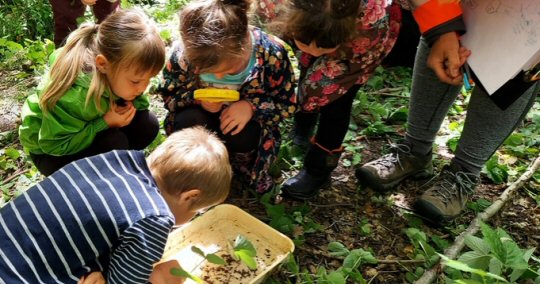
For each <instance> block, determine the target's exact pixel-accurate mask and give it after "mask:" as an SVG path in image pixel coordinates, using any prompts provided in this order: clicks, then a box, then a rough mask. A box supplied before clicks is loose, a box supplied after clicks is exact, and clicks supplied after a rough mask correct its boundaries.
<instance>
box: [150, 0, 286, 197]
mask: <svg viewBox="0 0 540 284" xmlns="http://www.w3.org/2000/svg"><path fill="white" fill-rule="evenodd" d="M248 8H249V2H248V1H246V0H195V1H192V2H190V3H189V4H188V5H187V6H185V7H184V8H183V9H182V11H181V12H180V34H181V40H180V41H178V42H176V43H175V45H174V49H173V52H172V55H171V57H170V59H169V61H168V62H167V65H166V67H165V69H164V70H163V80H162V82H161V84H160V86H159V87H158V93H159V94H160V95H161V96H162V97H163V100H164V103H165V108H166V109H167V110H168V111H169V113H168V114H167V117H166V118H165V123H164V124H165V131H166V133H167V134H171V133H172V132H174V131H177V130H179V129H183V128H186V127H191V126H194V125H205V127H207V128H209V129H211V130H214V131H215V132H217V133H218V135H219V136H220V137H221V139H223V140H224V142H225V144H226V146H227V149H228V150H229V153H230V154H231V162H232V165H233V168H234V169H235V172H236V173H237V177H241V181H242V182H243V183H244V185H248V186H249V187H251V188H252V189H255V190H256V191H257V192H265V191H267V190H269V189H270V188H271V187H272V185H273V182H272V178H271V177H270V176H269V174H268V169H269V167H270V164H271V163H272V162H273V161H274V159H275V158H276V157H277V153H278V150H279V146H280V142H281V136H280V133H279V127H278V124H279V123H280V122H281V121H282V120H283V119H284V118H287V117H290V116H291V115H292V114H293V113H294V112H295V111H296V106H295V103H296V99H295V93H294V87H295V81H294V73H293V70H292V67H291V64H290V62H289V58H288V57H287V51H286V50H285V48H284V47H283V44H282V43H281V41H280V40H279V39H277V38H275V37H272V36H270V35H268V34H266V33H264V32H262V31H261V30H259V29H257V28H255V27H251V26H249V25H248V17H247V14H246V12H247V10H248ZM201 89H206V91H211V90H216V89H229V90H236V91H238V92H239V99H236V100H235V99H231V100H230V101H218V102H216V101H207V100H205V99H199V97H197V99H196V98H195V96H194V93H195V91H196V90H201ZM218 91H219V90H218Z"/></svg>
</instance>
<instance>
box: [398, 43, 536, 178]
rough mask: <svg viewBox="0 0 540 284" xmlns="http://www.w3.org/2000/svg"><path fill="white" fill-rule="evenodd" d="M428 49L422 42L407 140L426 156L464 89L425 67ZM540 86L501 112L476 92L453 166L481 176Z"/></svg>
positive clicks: (419, 49)
mask: <svg viewBox="0 0 540 284" xmlns="http://www.w3.org/2000/svg"><path fill="white" fill-rule="evenodd" d="M429 51H430V50H429V47H428V46H427V44H426V42H425V41H424V40H423V39H422V40H421V41H420V44H419V47H418V51H417V53H416V61H415V64H414V70H413V83H412V89H411V100H410V106H409V107H410V109H409V118H408V130H407V134H406V136H405V139H406V140H407V141H408V142H410V143H412V152H413V153H414V154H417V155H427V154H428V153H429V152H430V151H431V149H432V146H433V142H434V141H435V136H436V135H437V132H438V131H439V128H440V127H441V124H442V122H443V120H444V118H445V117H446V115H447V113H448V110H449V109H450V107H451V106H452V104H453V103H454V100H455V99H456V97H457V95H458V93H459V90H460V88H461V87H459V86H452V85H448V84H445V83H442V82H441V81H439V80H438V78H437V76H436V75H435V73H434V72H433V71H432V70H431V69H430V68H429V67H427V65H426V62H427V57H428V55H429ZM539 86H540V84H538V83H536V84H534V85H533V86H532V87H530V88H529V89H528V90H527V91H525V93H524V94H523V95H522V96H521V97H519V98H518V99H517V100H516V101H515V102H514V103H513V104H512V105H511V106H509V107H508V108H507V109H506V110H501V109H500V108H499V107H498V106H497V105H495V104H494V103H493V101H492V100H491V99H490V98H489V96H488V95H487V94H486V93H485V92H483V91H482V90H481V89H480V88H475V89H474V90H473V93H472V96H471V99H470V102H469V107H468V109H467V118H466V119H465V125H464V127H463V132H462V133H461V138H460V140H459V143H458V147H457V150H456V153H455V157H454V159H453V160H452V162H453V163H457V164H458V165H460V166H461V167H462V168H464V169H465V170H467V171H469V172H471V173H474V174H479V172H480V170H481V169H482V166H483V165H484V164H485V163H486V161H487V160H488V159H489V158H490V157H491V156H492V155H493V153H495V151H496V150H497V148H499V146H500V145H501V144H502V143H503V142H504V140H505V139H506V138H507V137H508V136H509V135H510V134H511V133H512V131H514V129H516V127H517V126H518V125H519V124H520V122H521V121H522V119H523V118H524V117H525V115H526V114H527V112H528V111H529V110H530V109H531V107H532V106H533V104H534V101H535V97H536V94H537V93H538V90H539Z"/></svg>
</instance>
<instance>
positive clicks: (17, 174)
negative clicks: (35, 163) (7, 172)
mask: <svg viewBox="0 0 540 284" xmlns="http://www.w3.org/2000/svg"><path fill="white" fill-rule="evenodd" d="M28 171H30V170H29V169H26V170H21V169H18V170H16V171H15V172H14V173H13V174H12V175H11V176H9V177H8V178H6V179H5V180H4V184H7V183H8V182H10V181H12V180H13V179H15V178H16V177H18V176H20V175H22V174H25V173H27V172H28Z"/></svg>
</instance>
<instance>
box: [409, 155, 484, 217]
mask: <svg viewBox="0 0 540 284" xmlns="http://www.w3.org/2000/svg"><path fill="white" fill-rule="evenodd" d="M478 182H479V177H478V176H476V175H474V174H471V173H467V172H464V171H463V170H462V169H461V167H460V166H459V165H455V164H450V165H449V166H445V167H444V168H443V170H442V172H441V174H439V175H438V176H436V177H435V178H433V180H432V181H430V182H429V183H428V185H429V188H428V189H427V190H426V191H425V192H424V193H423V194H422V195H421V196H420V197H419V198H418V199H417V200H416V201H415V203H414V205H413V206H414V209H415V211H416V212H417V213H418V214H419V215H421V216H423V217H425V218H426V219H428V220H429V221H430V222H431V223H432V224H434V225H437V226H440V225H443V224H444V223H446V222H448V221H450V220H452V219H454V218H455V217H457V216H458V215H459V214H460V213H461V211H462V210H463V209H464V208H465V204H466V203H467V200H468V199H469V197H471V196H472V195H473V194H474V189H475V187H476V184H477V183H478Z"/></svg>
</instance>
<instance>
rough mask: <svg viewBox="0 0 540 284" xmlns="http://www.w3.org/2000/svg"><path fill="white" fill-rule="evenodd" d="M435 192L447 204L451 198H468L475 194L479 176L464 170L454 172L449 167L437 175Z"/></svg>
mask: <svg viewBox="0 0 540 284" xmlns="http://www.w3.org/2000/svg"><path fill="white" fill-rule="evenodd" d="M434 179H436V181H435V183H434V190H433V194H434V195H438V196H440V197H441V200H442V201H443V203H444V204H445V205H447V204H448V203H450V201H451V200H453V199H454V198H455V199H458V198H459V197H462V196H465V198H463V199H462V200H461V201H462V202H463V200H466V199H467V198H468V197H469V196H471V195H473V194H474V188H475V186H476V183H477V177H476V176H475V175H473V174H470V173H465V172H462V171H458V172H452V171H450V170H448V169H446V170H443V172H442V173H441V174H440V176H438V177H435V178H434Z"/></svg>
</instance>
